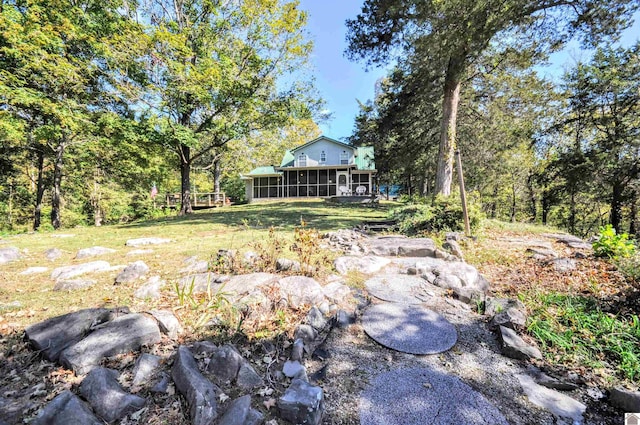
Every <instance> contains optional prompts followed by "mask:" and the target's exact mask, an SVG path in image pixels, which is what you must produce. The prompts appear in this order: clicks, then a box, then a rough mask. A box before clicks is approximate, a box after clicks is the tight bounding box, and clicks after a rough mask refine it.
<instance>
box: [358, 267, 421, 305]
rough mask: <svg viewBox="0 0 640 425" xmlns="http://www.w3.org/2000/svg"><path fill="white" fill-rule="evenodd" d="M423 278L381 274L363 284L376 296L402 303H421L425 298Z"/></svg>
mask: <svg viewBox="0 0 640 425" xmlns="http://www.w3.org/2000/svg"><path fill="white" fill-rule="evenodd" d="M427 285H428V283H427V281H426V280H425V279H423V278H421V277H417V276H409V275H406V274H382V275H378V276H374V277H372V278H370V279H368V280H367V281H366V282H365V283H364V286H365V287H366V288H367V291H369V293H370V294H371V295H373V296H374V297H376V298H379V299H381V300H384V301H390V302H394V303H404V304H421V303H423V302H424V300H425V293H424V290H425V288H426V287H427Z"/></svg>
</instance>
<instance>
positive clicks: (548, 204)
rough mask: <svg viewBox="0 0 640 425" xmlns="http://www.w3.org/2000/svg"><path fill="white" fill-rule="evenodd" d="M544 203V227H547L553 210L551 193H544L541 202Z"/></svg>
mask: <svg viewBox="0 0 640 425" xmlns="http://www.w3.org/2000/svg"><path fill="white" fill-rule="evenodd" d="M540 202H541V203H542V224H543V225H544V226H546V225H547V220H548V219H549V210H550V209H551V201H550V199H549V192H548V191H546V190H545V191H543V192H542V199H541V201H540Z"/></svg>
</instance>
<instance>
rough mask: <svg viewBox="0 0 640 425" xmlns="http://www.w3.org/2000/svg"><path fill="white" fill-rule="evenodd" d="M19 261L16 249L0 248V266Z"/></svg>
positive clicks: (18, 252) (18, 253)
mask: <svg viewBox="0 0 640 425" xmlns="http://www.w3.org/2000/svg"><path fill="white" fill-rule="evenodd" d="M19 259H20V250H19V249H18V248H16V247H13V246H9V247H7V248H0V264H5V263H8V262H10V261H15V260H19Z"/></svg>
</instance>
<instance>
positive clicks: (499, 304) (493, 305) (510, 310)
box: [485, 297, 527, 331]
mask: <svg viewBox="0 0 640 425" xmlns="http://www.w3.org/2000/svg"><path fill="white" fill-rule="evenodd" d="M485 315H487V316H492V318H491V321H490V322H489V329H491V330H492V331H495V330H497V329H498V327H499V326H506V327H508V328H511V329H514V330H521V329H524V326H525V325H526V323H527V314H526V307H525V306H524V304H522V302H520V301H518V300H512V299H508V298H492V297H489V298H487V299H486V301H485Z"/></svg>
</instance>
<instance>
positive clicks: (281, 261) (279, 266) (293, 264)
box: [276, 258, 301, 273]
mask: <svg viewBox="0 0 640 425" xmlns="http://www.w3.org/2000/svg"><path fill="white" fill-rule="evenodd" d="M276 270H277V271H279V272H288V271H291V272H295V273H298V272H300V270H301V269H300V263H299V262H298V261H294V260H290V259H288V258H278V259H277V260H276Z"/></svg>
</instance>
